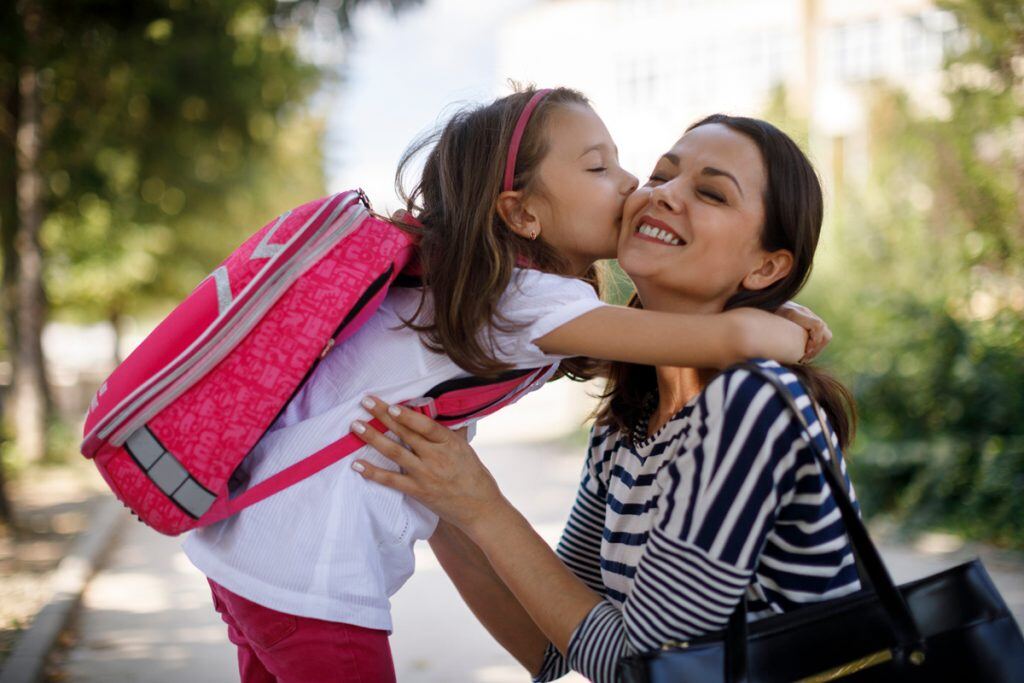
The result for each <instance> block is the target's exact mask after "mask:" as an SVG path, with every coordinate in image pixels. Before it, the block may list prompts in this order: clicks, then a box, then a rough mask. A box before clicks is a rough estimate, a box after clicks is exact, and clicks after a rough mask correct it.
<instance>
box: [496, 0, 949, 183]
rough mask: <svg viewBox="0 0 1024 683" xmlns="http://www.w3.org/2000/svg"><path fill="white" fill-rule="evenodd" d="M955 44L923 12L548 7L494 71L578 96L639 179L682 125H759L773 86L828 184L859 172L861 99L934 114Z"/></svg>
mask: <svg viewBox="0 0 1024 683" xmlns="http://www.w3.org/2000/svg"><path fill="white" fill-rule="evenodd" d="M956 35H957V34H956V23H955V21H954V20H953V18H952V16H951V15H950V14H948V13H946V12H943V11H941V10H938V9H936V8H935V6H934V3H933V2H930V1H929V0H862V1H860V2H856V3H854V2H849V1H846V0H546V1H542V2H538V3H536V4H535V5H533V6H532V7H530V8H529V9H526V10H524V11H522V12H520V13H518V14H517V16H515V17H514V18H513V19H511V20H510V21H509V22H508V23H507V24H506V25H505V27H504V29H503V31H502V32H501V34H500V38H499V63H498V67H499V68H498V72H499V74H501V75H503V76H504V77H511V78H516V79H519V80H524V81H532V82H536V83H537V84H542V85H550V84H565V85H571V86H573V87H577V88H579V89H581V90H583V91H584V92H585V93H586V94H587V95H588V96H590V97H591V99H592V101H593V102H594V104H595V107H596V108H597V110H598V112H599V113H600V114H601V115H602V117H603V118H604V119H605V121H606V122H607V123H608V126H609V128H610V129H611V132H612V135H613V136H614V137H615V138H616V140H617V142H618V143H619V148H620V151H621V155H622V161H623V163H624V165H625V166H626V167H627V168H628V169H630V170H631V171H633V172H634V173H637V174H638V175H639V176H641V177H643V175H644V174H646V173H647V172H648V171H649V170H650V168H651V167H652V166H653V163H654V161H655V160H656V159H657V157H658V156H659V155H660V154H661V153H662V152H663V151H664V150H665V149H666V148H667V146H668V145H669V144H671V143H672V142H673V141H674V140H675V139H676V138H677V137H678V136H679V135H680V134H681V133H682V131H683V129H684V128H685V127H686V126H687V125H688V124H689V123H692V122H693V121H695V120H697V119H699V118H701V117H703V116H704V115H707V114H710V113H713V112H726V113H733V114H745V115H754V116H758V115H763V114H764V112H765V111H766V108H767V107H768V105H769V103H770V102H771V101H772V97H773V94H774V93H777V92H778V91H779V88H780V86H781V87H783V88H784V89H785V93H786V105H787V109H788V111H789V112H790V113H791V114H792V115H793V116H796V117H799V118H801V119H804V120H807V121H808V122H809V124H810V131H811V147H812V150H811V151H812V155H813V156H814V157H815V161H816V162H817V165H818V167H819V170H820V171H821V172H822V175H823V176H824V178H825V180H826V184H827V185H832V184H833V183H832V182H830V181H834V180H836V177H835V176H837V175H842V174H844V173H851V174H858V173H863V172H864V171H865V169H866V159H867V156H866V146H867V145H866V131H867V126H866V123H867V122H866V120H865V119H866V104H867V102H866V97H865V91H866V87H865V86H867V85H869V84H872V83H876V82H878V81H885V82H888V83H891V84H893V85H895V86H898V87H900V88H902V89H905V90H906V91H908V92H909V94H910V96H911V99H912V101H913V102H915V103H916V104H917V105H918V106H920V107H922V108H924V109H926V110H929V111H941V110H940V107H941V106H942V98H941V97H940V94H941V87H942V82H941V68H942V60H943V53H944V49H945V48H946V47H947V46H948V45H949V44H950V43H951V41H954V40H955V39H956Z"/></svg>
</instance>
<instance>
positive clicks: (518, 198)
mask: <svg viewBox="0 0 1024 683" xmlns="http://www.w3.org/2000/svg"><path fill="white" fill-rule="evenodd" d="M496 206H497V211H498V215H499V216H501V220H503V221H505V225H507V226H508V227H509V229H510V230H511V231H512V232H514V233H515V234H517V235H519V236H520V237H522V238H524V239H528V240H534V239H537V238H538V237H540V221H539V220H538V219H537V216H536V215H535V214H534V213H533V212H532V211H530V208H529V207H528V206H527V205H526V201H525V199H524V197H523V193H522V192H519V191H516V190H508V191H506V192H502V193H501V194H499V195H498V202H497V205H496Z"/></svg>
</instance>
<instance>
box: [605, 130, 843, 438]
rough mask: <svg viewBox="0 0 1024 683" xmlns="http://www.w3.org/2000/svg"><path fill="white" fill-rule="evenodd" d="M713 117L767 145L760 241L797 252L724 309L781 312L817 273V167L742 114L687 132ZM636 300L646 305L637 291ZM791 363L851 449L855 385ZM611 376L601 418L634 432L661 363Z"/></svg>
mask: <svg viewBox="0 0 1024 683" xmlns="http://www.w3.org/2000/svg"><path fill="white" fill-rule="evenodd" d="M713 123H717V124H721V125H723V126H727V127H728V128H730V129H732V130H734V131H736V132H737V133H741V134H743V135H745V136H747V137H748V138H750V139H751V140H753V141H754V143H755V144H756V145H757V146H758V148H759V149H760V151H761V158H762V159H763V161H764V167H765V175H766V187H765V192H764V216H765V219H764V226H763V227H762V229H761V246H762V247H763V248H764V249H765V250H767V251H775V250H777V249H788V250H789V251H791V252H792V253H793V267H792V269H791V270H790V272H789V274H788V275H787V276H786V277H784V278H782V279H781V280H779V281H778V282H775V283H773V284H772V285H770V286H768V287H765V288H764V289H759V290H746V289H744V290H741V291H739V292H737V293H736V294H734V295H733V296H732V297H731V298H730V299H729V300H728V301H727V302H726V304H725V309H726V310H728V309H731V308H738V307H740V306H750V307H753V308H761V309H764V310H767V311H774V310H776V309H777V308H778V307H779V306H781V305H782V304H784V303H785V302H787V301H789V300H790V299H792V298H793V297H794V296H796V294H797V292H799V291H800V290H801V289H802V288H803V286H804V284H805V283H806V282H807V278H808V277H810V274H811V266H812V265H813V263H814V252H815V249H816V248H817V246H818V236H819V235H820V233H821V222H822V218H823V214H824V210H823V205H824V202H823V200H822V195H821V184H820V183H819V182H818V175H817V173H815V171H814V166H813V165H811V162H810V161H809V160H808V159H807V156H806V155H805V154H804V153H803V152H802V151H801V150H800V147H799V146H798V145H797V144H796V143H795V142H793V140H792V139H791V138H790V137H789V136H788V135H786V134H785V133H783V132H782V131H781V130H779V129H778V128H776V127H775V126H773V125H772V124H770V123H768V122H766V121H761V120H759V119H752V118H746V117H742V116H726V115H723V114H714V115H712V116H708V117H707V118H704V119H701V120H700V121H698V122H697V123H695V124H693V125H692V126H690V127H689V128H687V129H686V130H687V132H689V131H691V130H693V129H694V128H699V127H700V126H705V125H708V124H713ZM629 305H630V306H632V307H634V308H642V305H641V303H640V300H639V298H638V297H637V296H636V295H635V294H634V295H633V297H632V299H631V300H630V302H629ZM787 367H789V369H790V370H792V371H793V373H794V374H796V375H797V377H799V378H800V381H801V382H802V383H803V385H804V387H806V388H807V390H808V392H810V394H811V396H812V397H813V398H814V399H815V400H816V401H817V402H818V404H819V405H820V406H821V407H822V409H823V410H824V411H825V414H826V415H827V416H828V419H829V422H830V423H831V424H832V427H833V429H835V431H836V435H837V436H838V437H839V442H840V445H841V446H842V447H843V448H845V447H846V446H847V445H848V444H849V443H850V442H851V441H852V440H853V436H854V432H855V430H856V423H857V413H856V407H855V405H854V401H853V396H852V395H851V394H850V391H849V390H848V389H847V388H846V387H845V386H843V384H842V383H840V382H839V381H838V380H836V379H835V378H834V377H832V376H831V375H829V374H828V373H826V372H825V371H824V370H821V369H820V368H815V367H811V366H810V365H790V366H787ZM608 376H609V378H608V384H607V386H606V388H605V393H604V396H603V399H604V401H603V403H602V404H601V406H600V407H599V408H598V412H597V422H598V424H604V425H611V426H614V427H615V428H617V429H620V430H621V431H622V432H623V433H624V434H626V435H629V434H631V433H632V432H633V429H634V427H635V426H637V425H638V423H639V422H640V421H641V420H643V419H645V418H646V417H647V416H646V415H644V414H642V413H643V411H644V404H645V402H646V399H647V397H648V396H649V395H651V393H652V392H655V393H656V392H657V387H658V382H657V377H656V375H655V372H654V368H652V367H647V366H641V365H633V364H629V363H612V364H610V366H609V372H608ZM643 426H644V427H646V425H643ZM627 438H628V437H627Z"/></svg>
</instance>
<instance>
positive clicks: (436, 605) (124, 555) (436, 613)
mask: <svg viewBox="0 0 1024 683" xmlns="http://www.w3.org/2000/svg"><path fill="white" fill-rule="evenodd" d="M488 441H489V440H488V439H486V438H485V439H482V440H481V444H478V448H479V449H480V451H481V455H482V457H483V458H484V459H485V461H486V462H487V465H488V467H490V468H491V470H492V472H493V473H494V475H495V477H496V478H497V479H498V481H499V483H501V485H502V488H503V490H504V491H505V492H506V495H508V497H509V498H510V499H511V500H512V502H513V503H515V504H516V505H517V506H519V507H520V509H521V510H522V511H523V512H524V514H525V515H526V516H527V517H528V518H529V519H530V521H531V522H532V523H534V524H535V525H536V526H537V528H538V529H539V531H540V532H541V533H542V534H543V535H544V536H545V537H546V538H547V539H548V540H549V541H551V542H554V540H555V539H556V538H557V535H558V533H559V532H560V529H561V526H562V524H563V523H564V521H565V517H566V515H567V513H568V509H569V506H570V504H571V501H572V497H573V495H574V493H575V487H576V484H577V481H578V474H579V469H580V466H581V462H582V452H581V450H578V449H576V448H569V447H566V446H561V447H559V446H555V445H551V444H533V445H518V446H516V445H507V444H506V445H500V444H496V443H494V442H493V441H491V442H488ZM926 544H930V547H928V548H925V550H927V551H928V552H923V551H922V550H915V549H913V548H908V547H902V546H889V545H885V546H883V554H884V555H885V556H886V558H887V561H888V562H889V563H890V568H891V570H892V572H893V573H894V575H895V577H896V579H897V580H898V581H901V582H902V581H907V580H910V579H913V578H917V577H920V576H923V575H925V574H928V573H931V572H934V571H937V570H938V569H941V568H943V567H947V566H951V565H952V564H955V563H956V562H958V561H959V560H960V558H961V557H962V556H963V554H964V552H965V551H963V550H962V549H958V550H955V551H953V552H950V551H951V550H952V548H951V547H950V539H947V538H945V537H930V538H928V539H926ZM178 545H179V541H178V540H177V539H171V538H166V537H163V536H160V535H159V534H157V533H155V532H153V531H151V530H149V529H147V528H145V527H143V526H142V525H141V524H137V523H134V522H133V523H131V524H130V525H129V526H127V527H126V529H125V531H124V533H123V535H122V537H121V540H120V543H119V545H118V547H117V548H116V549H115V551H114V552H113V553H111V556H110V558H109V560H108V564H107V567H106V569H104V570H103V571H102V572H101V573H100V574H99V575H97V577H96V578H95V579H94V580H93V582H92V583H91V585H90V586H89V588H88V590H87V591H86V593H85V595H84V596H83V601H82V610H81V613H80V614H79V617H78V620H77V625H78V637H79V639H78V642H77V644H76V645H75V647H74V648H73V649H72V651H71V652H70V653H69V655H68V658H67V663H66V672H67V674H68V676H67V679H66V680H68V681H72V682H82V683H85V682H96V683H99V682H101V681H102V682H103V683H111V682H120V681H133V682H134V681H139V682H153V683H164V682H167V683H171V682H172V681H173V682H174V683H180V681H188V682H189V683H207V682H209V683H222V682H223V681H231V680H237V673H236V669H235V661H234V651H233V648H232V646H231V645H230V644H229V643H228V641H227V636H226V631H225V628H224V627H223V625H222V624H221V623H220V621H219V619H218V617H217V615H216V614H215V613H214V611H213V608H212V606H211V604H210V599H209V591H208V589H207V587H206V583H205V580H204V578H203V577H202V576H201V575H200V574H199V573H198V572H197V571H196V570H195V569H194V568H193V567H192V566H191V564H189V562H188V560H187V559H186V558H185V557H184V555H183V554H182V553H181V551H180V550H179V549H178ZM986 565H988V566H989V569H990V571H992V574H993V577H994V579H995V581H996V583H997V585H998V586H999V588H1000V590H1001V591H1002V593H1003V595H1004V596H1005V598H1006V599H1007V601H1008V602H1009V603H1011V608H1012V609H1013V610H1014V612H1015V614H1016V616H1017V619H1018V621H1020V620H1021V618H1022V617H1024V572H1021V566H1020V565H1019V564H1014V563H1012V562H1001V561H1000V560H999V559H998V557H997V558H995V559H989V558H987V559H986ZM394 616H395V633H394V636H393V638H392V648H393V651H394V655H395V660H396V666H397V669H398V680H399V681H401V683H442V682H444V683H451V682H452V681H460V682H461V681H467V682H479V683H506V682H508V683H512V682H513V681H520V682H521V681H527V680H528V677H527V676H526V675H525V673H524V672H523V670H522V668H521V667H519V665H518V664H517V663H516V662H515V661H514V660H513V659H512V658H511V657H510V656H509V655H507V654H506V653H505V652H504V651H503V650H502V649H501V648H500V647H499V646H498V645H496V644H495V643H494V641H493V640H492V639H491V638H490V636H489V635H488V634H487V633H486V632H485V631H484V630H483V628H482V627H480V626H479V625H478V624H477V622H476V620H475V618H474V617H473V616H472V614H471V613H470V612H469V610H468V609H467V608H466V607H465V606H464V605H463V603H462V601H461V599H460V598H459V596H458V594H457V593H456V592H455V590H454V588H452V586H451V584H450V583H449V582H448V580H447V577H446V576H445V575H444V572H443V571H442V570H441V568H440V567H439V566H438V564H437V562H436V561H435V559H434V557H433V555H432V553H431V552H430V549H429V547H428V546H427V545H426V544H421V546H420V548H419V550H418V552H417V572H416V574H415V576H414V577H413V578H412V579H411V580H410V581H409V583H408V584H407V585H406V586H405V588H403V589H402V591H401V592H400V593H399V594H398V595H397V596H396V598H395V600H394ZM564 680H567V681H570V680H571V681H582V680H583V679H582V678H581V677H574V678H567V679H564Z"/></svg>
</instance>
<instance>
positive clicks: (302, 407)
mask: <svg viewBox="0 0 1024 683" xmlns="http://www.w3.org/2000/svg"><path fill="white" fill-rule="evenodd" d="M427 144H428V143H426V142H424V143H423V144H421V145H419V146H417V147H415V148H413V149H411V150H410V151H409V152H407V153H406V155H405V157H404V158H403V161H402V164H401V166H400V167H399V173H398V176H399V179H401V175H402V172H403V170H404V169H405V168H406V167H407V165H408V164H409V162H410V159H411V158H412V156H413V154H415V153H416V152H417V151H418V150H419V149H422V148H423V147H425V146H426V145H427ZM636 186H637V181H636V178H634V177H633V176H632V175H630V174H629V173H627V172H626V171H624V170H623V169H622V168H620V167H619V165H618V159H617V152H616V148H615V145H614V143H613V141H612V140H611V137H610V135H609V134H608V131H607V130H606V128H605V126H604V124H603V123H602V121H601V119H600V118H598V116H597V115H596V114H595V113H594V111H593V110H592V109H591V108H590V107H589V105H588V103H587V100H586V99H585V98H584V97H583V96H582V95H581V94H579V93H577V92H575V91H573V90H568V89H563V88H559V89H556V90H551V91H547V90H543V91H533V90H526V91H523V92H518V93H515V94H513V95H510V96H508V97H504V98H501V99H499V100H497V101H495V102H494V103H492V104H490V105H487V106H483V107H480V108H477V109H472V110H468V111H464V112H462V113H460V114H457V115H456V116H455V117H454V118H453V119H452V120H451V121H449V122H448V124H447V125H446V126H445V127H444V129H443V131H442V132H441V133H440V136H439V137H438V139H437V141H436V144H434V145H433V148H432V150H431V152H430V154H429V156H428V158H427V159H426V163H425V166H424V169H423V171H422V175H421V178H420V181H419V183H418V184H417V185H416V186H415V188H414V189H413V191H412V192H411V193H410V194H408V195H407V196H406V203H407V212H408V213H407V214H402V215H400V216H397V217H396V221H397V222H399V223H401V224H402V225H404V226H405V227H407V228H409V229H415V230H417V231H418V232H420V248H421V253H420V260H421V265H422V270H423V285H424V286H423V288H422V289H413V288H400V287H396V288H394V289H392V290H391V291H390V292H389V294H388V295H387V297H386V299H385V300H384V302H383V304H382V305H381V307H380V309H379V311H378V312H377V313H376V314H375V315H374V317H373V318H371V319H370V320H369V321H368V322H367V323H366V324H365V325H364V326H363V327H362V328H360V329H359V331H358V332H356V333H355V334H354V335H353V336H352V337H351V338H350V339H348V340H347V341H346V342H345V343H344V344H342V345H340V346H339V347H338V348H336V349H334V350H333V351H332V352H331V353H330V354H329V355H328V356H327V357H326V358H324V360H323V361H322V362H321V363H320V365H319V366H318V367H317V370H316V371H315V372H314V373H313V375H312V376H311V377H310V379H309V381H308V382H307V383H306V385H305V386H304V387H303V389H302V390H301V391H300V392H299V393H298V394H297V395H296V397H295V399H294V400H293V401H292V402H291V404H290V405H289V406H288V407H287V408H286V410H285V411H284V413H283V414H282V415H281V417H280V418H279V419H278V421H277V422H276V423H275V424H274V425H273V426H272V428H271V429H270V430H269V431H268V433H267V434H266V435H265V436H264V438H263V439H262V440H261V441H260V442H259V444H257V446H256V447H255V448H254V449H253V451H252V453H251V454H250V455H249V456H248V457H247V458H246V461H245V463H244V466H245V468H246V472H245V473H244V474H245V475H247V477H248V483H250V484H254V483H257V482H259V481H261V480H263V479H265V478H266V477H268V476H270V475H272V474H274V473H276V472H277V471H279V470H281V469H283V468H284V467H287V466H288V465H290V464H292V463H294V462H296V461H297V460H299V459H301V458H303V457H305V456H306V455H308V454H310V453H312V452H315V451H317V450H319V449H320V448H322V447H324V446H326V445H328V444H329V443H332V442H333V441H336V440H337V439H339V438H341V437H342V436H344V434H345V433H346V432H347V431H348V429H349V425H350V424H351V423H352V422H353V420H354V419H356V418H357V417H360V416H361V415H362V414H363V411H362V408H361V406H360V399H362V397H364V396H366V395H368V394H371V393H372V394H374V395H376V396H379V397H381V398H382V399H383V400H385V401H387V402H388V403H395V402H400V401H403V400H408V399H411V398H415V397H418V396H422V395H424V394H426V393H427V392H428V391H429V390H430V389H431V388H433V387H435V386H437V385H438V384H440V383H441V382H445V381H447V380H451V379H455V378H459V377H466V376H467V375H494V374H496V373H499V372H501V371H503V370H507V369H512V368H539V367H542V366H545V365H549V364H557V363H558V362H559V361H563V362H562V366H561V369H562V371H563V372H568V373H573V374H576V375H580V376H586V375H590V374H593V368H591V367H589V365H588V363H586V362H585V361H583V360H581V359H578V358H575V357H578V356H583V357H589V358H598V359H604V360H614V361H626V362H634V363H644V364H649V365H683V366H697V367H725V366H727V365H729V364H731V363H733V362H735V361H739V360H741V359H744V358H748V357H755V356H766V357H770V358H775V359H778V360H781V361H788V362H793V361H796V360H798V359H800V358H801V357H802V356H803V355H804V351H805V334H804V331H803V330H802V329H801V328H800V327H798V326H797V325H794V324H793V323H791V322H788V321H786V320H783V319H782V318H781V317H779V316H774V315H771V314H768V313H765V312H763V311H756V310H753V309H737V310H734V311H730V312H726V313H719V314H715V315H693V314H689V315H682V314H672V313H666V312H651V311H643V310H637V309H631V308H626V307H619V306H609V305H606V304H604V303H603V302H601V300H600V299H599V298H598V297H597V294H596V292H595V288H594V286H593V283H594V282H595V281H596V280H595V276H594V270H593V268H594V266H593V264H594V262H595V261H597V260H598V259H604V258H610V257H612V256H614V253H615V245H616V240H617V237H618V232H619V223H620V219H621V216H622V209H623V203H624V200H625V198H626V197H627V196H628V195H629V194H630V193H631V192H632V191H633V190H634V189H636ZM641 233H642V234H643V237H644V239H648V240H650V241H651V242H653V243H657V244H659V245H661V246H662V247H663V248H664V249H685V248H686V240H685V236H684V235H681V234H678V233H677V232H675V231H673V230H670V229H668V228H667V226H664V225H661V224H651V225H646V226H642V227H641ZM772 267H773V265H772V263H771V262H768V261H766V262H765V264H764V268H766V269H770V268H772ZM802 324H803V325H805V326H806V327H808V328H810V329H812V330H813V331H815V333H816V334H818V335H819V336H820V335H821V334H822V327H823V326H821V325H817V324H815V322H814V321H813V320H812V319H810V318H806V317H804V318H803V319H802ZM814 341H815V340H813V339H812V344H811V345H810V346H811V347H814V346H816V345H817V344H815V343H814ZM811 350H813V348H812V349H811ZM567 359H568V360H567ZM468 426H471V425H468ZM353 459H359V460H364V461H367V462H369V463H371V464H374V465H377V466H379V467H390V468H392V469H394V465H392V464H391V463H390V461H388V460H387V459H386V458H384V457H383V456H380V455H379V454H378V453H376V451H374V450H372V449H369V448H364V449H362V450H360V451H358V452H356V453H354V454H353ZM350 460H352V459H350ZM242 485H245V484H242ZM436 522H437V517H436V516H435V515H434V514H433V513H431V512H430V511H429V510H427V509H426V508H424V507H423V506H421V505H420V504H419V503H417V502H416V501H414V500H412V499H411V498H406V497H405V496H403V495H402V494H401V493H398V492H397V491H394V490H391V489H387V488H384V487H381V486H377V485H375V484H373V483H371V482H367V481H366V480H364V479H363V478H362V477H360V476H359V474H358V473H357V472H355V471H353V470H352V469H351V468H350V467H335V468H330V469H329V470H328V471H325V472H322V473H320V474H319V475H317V476H313V477H311V478H309V479H307V480H305V481H303V482H301V483H299V484H297V485H295V486H292V487H291V488H289V489H286V490H285V491H282V492H281V493H279V494H277V495H275V496H272V497H271V498H268V499H267V500H265V501H263V502H262V503H260V504H259V505H255V506H253V507H251V508H248V509H246V510H244V511H243V512H242V513H240V514H238V515H236V516H234V517H232V518H229V519H227V520H225V521H223V522H221V523H219V524H215V525H212V526H209V527H206V528H203V529H199V530H197V531H195V532H193V533H192V534H191V535H190V536H189V538H188V539H187V540H186V542H185V546H184V548H185V552H186V554H187V555H188V557H189V558H190V559H191V560H192V562H193V563H194V564H195V565H196V566H197V567H198V568H199V569H200V570H201V571H202V572H203V573H204V574H206V576H207V577H208V578H209V579H210V585H211V588H212V591H213V598H214V605H215V607H216V609H217V610H218V611H219V612H220V613H221V615H222V617H223V619H224V621H225V622H226V623H227V624H228V635H229V638H230V639H231V642H233V643H235V645H237V646H238V657H239V668H240V671H241V677H242V680H243V681H247V682H248V681H273V680H281V681H364V682H365V681H373V682H376V681H393V680H394V668H393V665H392V662H391V656H390V650H389V648H388V642H387V637H388V633H389V632H390V630H391V618H390V613H389V606H390V603H389V597H390V596H391V595H392V594H394V593H395V592H396V591H397V590H398V589H399V588H400V587H401V586H402V584H403V583H404V582H405V580H406V579H407V578H408V577H409V575H410V574H411V573H412V571H413V565H414V559H413V557H414V556H413V544H414V543H415V541H416V540H417V539H425V538H428V537H429V536H430V535H431V533H432V532H433V530H434V527H435V524H436Z"/></svg>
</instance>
